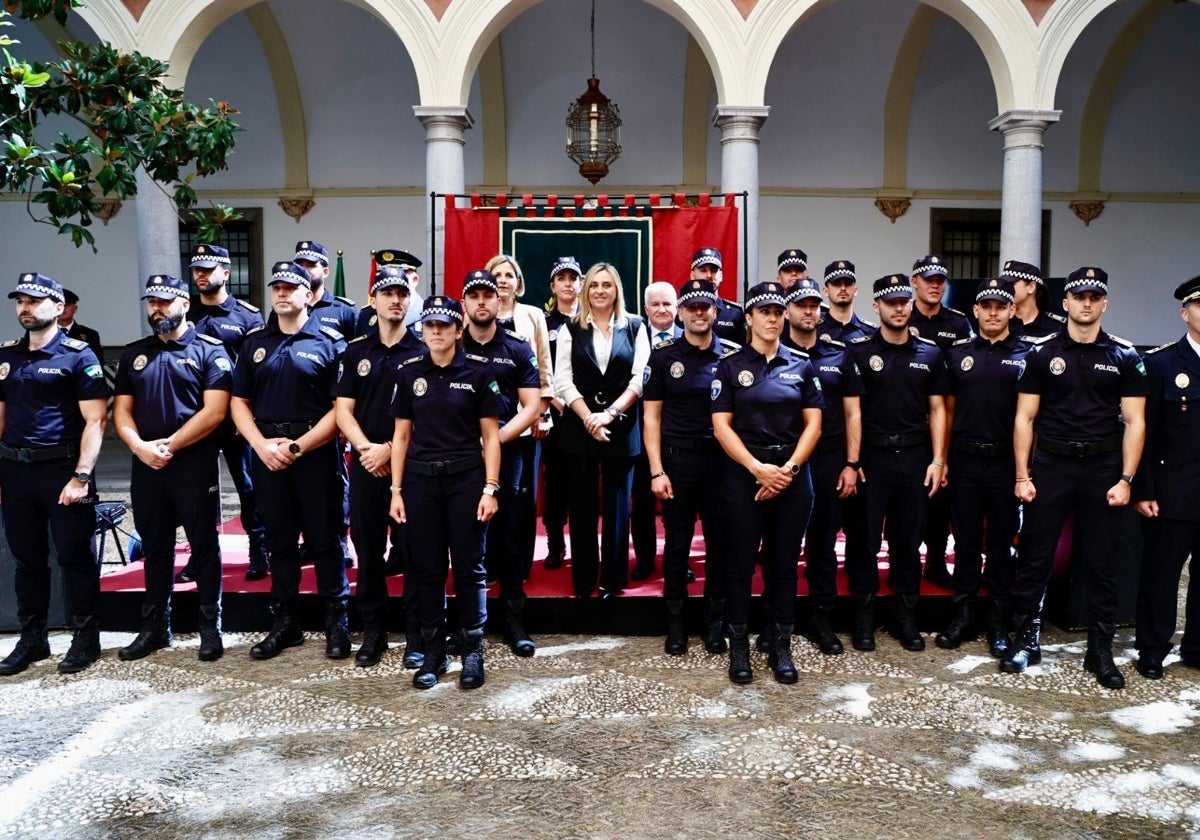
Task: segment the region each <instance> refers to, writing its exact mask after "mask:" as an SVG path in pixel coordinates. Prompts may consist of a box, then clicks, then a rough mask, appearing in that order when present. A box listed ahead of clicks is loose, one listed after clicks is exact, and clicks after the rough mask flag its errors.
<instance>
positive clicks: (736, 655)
mask: <svg viewBox="0 0 1200 840" xmlns="http://www.w3.org/2000/svg"><path fill="white" fill-rule="evenodd" d="M729 679H731V680H732V681H733V682H735V683H737V684H738V685H745V684H746V683H748V682H752V681H753V680H754V671H753V670H752V669H751V668H750V637H749V636H748V635H747V634H746V625H745V624H730V625H729Z"/></svg>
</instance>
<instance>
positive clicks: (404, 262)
mask: <svg viewBox="0 0 1200 840" xmlns="http://www.w3.org/2000/svg"><path fill="white" fill-rule="evenodd" d="M384 266H392V267H394V268H396V269H399V270H401V271H403V272H404V276H405V278H406V279H407V280H408V314H407V315H405V316H404V326H406V327H410V326H412V325H413V324H415V323H417V322H418V321H420V320H421V302H422V300H423V298H422V297H421V296H420V295H419V294H417V283H418V282H420V279H421V278H420V276H419V275H418V274H417V269H418V268H420V267H421V260H419V259H418V258H417V257H416V256H414V255H413V254H410V253H409V252H408V251H403V250H401V249H399V248H381V249H379V250H378V251H376V252H375V268H376V271H377V272H378V270H379V269H380V268H383V267H384ZM372 282H373V281H372ZM378 320H379V315H378V313H376V311H375V304H374V302H373V301H368V302H367V305H366V306H364V307H363V308H362V309H360V310H358V323H357V325H356V326H355V328H354V335H355V336H360V335H366V334H367V333H370V332H374V331H375V329H376V324H377V323H378Z"/></svg>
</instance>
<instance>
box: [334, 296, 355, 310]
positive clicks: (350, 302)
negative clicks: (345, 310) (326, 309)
mask: <svg viewBox="0 0 1200 840" xmlns="http://www.w3.org/2000/svg"><path fill="white" fill-rule="evenodd" d="M333 299H334V300H340V301H341V302H342V303H344V304H346V305H347V306H353V307H354V308H355V309H358V304H357V303H355V302H354V301H352V300H350V298H348V297H342V296H341V295H334V296H333Z"/></svg>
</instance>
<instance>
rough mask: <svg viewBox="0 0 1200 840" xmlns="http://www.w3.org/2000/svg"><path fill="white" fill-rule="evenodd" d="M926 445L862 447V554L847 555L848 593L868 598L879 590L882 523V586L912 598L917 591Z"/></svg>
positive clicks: (925, 507)
mask: <svg viewBox="0 0 1200 840" xmlns="http://www.w3.org/2000/svg"><path fill="white" fill-rule="evenodd" d="M929 460H930V454H929V447H928V446H924V445H918V446H906V447H903V448H901V449H889V448H888V447H884V446H865V447H863V453H862V467H863V472H864V473H865V474H866V476H867V480H866V482H865V485H864V486H863V489H865V491H866V492H865V499H864V502H863V507H864V509H865V520H866V521H865V529H866V535H867V536H866V546H865V551H863V552H861V553H858V552H856V553H855V554H854V555H850V554H847V558H846V560H847V563H846V572H847V574H848V575H849V578H850V592H851V593H852V594H854V595H874V594H875V593H877V592H878V591H879V563H878V557H879V549H880V547H881V546H882V544H883V529H884V522H885V521H886V522H887V529H888V556H889V560H890V568H889V571H888V586H890V587H891V588H892V591H894V592H895V593H896V594H897V595H916V594H917V593H918V592H920V589H921V534H922V532H923V531H924V527H925V516H926V511H927V510H928V507H929V505H928V502H929V499H928V493H929V489H928V488H927V487H925V485H924V484H923V483H922V482H923V481H924V480H925V470H926V468H927V467H928V466H929Z"/></svg>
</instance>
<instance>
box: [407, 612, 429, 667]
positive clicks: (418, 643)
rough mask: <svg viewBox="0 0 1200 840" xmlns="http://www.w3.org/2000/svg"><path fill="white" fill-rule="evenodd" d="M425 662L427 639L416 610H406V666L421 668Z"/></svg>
mask: <svg viewBox="0 0 1200 840" xmlns="http://www.w3.org/2000/svg"><path fill="white" fill-rule="evenodd" d="M424 663H425V641H424V639H423V637H422V636H421V619H420V618H418V617H417V612H416V610H405V611H404V667H405V668H420V667H421V665H423V664H424Z"/></svg>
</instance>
